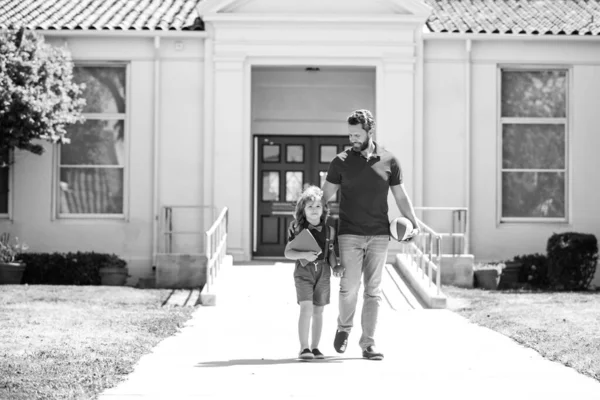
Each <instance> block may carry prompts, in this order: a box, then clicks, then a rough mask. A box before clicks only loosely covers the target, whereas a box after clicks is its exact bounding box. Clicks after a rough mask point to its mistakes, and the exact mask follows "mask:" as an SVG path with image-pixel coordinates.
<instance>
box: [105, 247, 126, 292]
mask: <svg viewBox="0 0 600 400" xmlns="http://www.w3.org/2000/svg"><path fill="white" fill-rule="evenodd" d="M99 273H100V282H101V283H102V285H105V286H123V285H125V282H126V281H127V278H128V277H129V270H128V269H127V263H126V262H125V261H124V260H122V259H121V258H119V257H117V256H116V255H114V254H113V255H111V256H110V257H108V258H107V259H106V261H104V262H103V263H102V265H101V266H100V269H99Z"/></svg>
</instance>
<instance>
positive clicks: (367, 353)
mask: <svg viewBox="0 0 600 400" xmlns="http://www.w3.org/2000/svg"><path fill="white" fill-rule="evenodd" d="M363 358H366V359H369V360H383V354H381V353H379V352H378V351H377V350H375V346H369V347H367V348H366V349H364V350H363Z"/></svg>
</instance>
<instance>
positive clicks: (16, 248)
mask: <svg viewBox="0 0 600 400" xmlns="http://www.w3.org/2000/svg"><path fill="white" fill-rule="evenodd" d="M25 250H27V245H25V244H24V243H20V242H19V238H15V240H14V242H13V243H11V241H10V234H9V233H3V234H2V235H0V284H4V285H18V284H20V283H21V279H22V278H23V272H24V271H25V264H24V263H22V262H19V261H18V259H17V258H18V256H19V254H21V253H23V252H24V251H25Z"/></svg>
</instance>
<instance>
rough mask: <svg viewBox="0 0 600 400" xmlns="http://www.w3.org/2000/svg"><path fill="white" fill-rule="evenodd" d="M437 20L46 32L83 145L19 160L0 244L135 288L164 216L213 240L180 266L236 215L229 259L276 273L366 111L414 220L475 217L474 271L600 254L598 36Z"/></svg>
mask: <svg viewBox="0 0 600 400" xmlns="http://www.w3.org/2000/svg"><path fill="white" fill-rule="evenodd" d="M434 3H435V2H428V3H423V2H420V1H417V0H410V1H401V0H389V1H379V2H373V1H369V0H346V1H341V0H328V1H303V2H302V7H301V8H300V7H298V4H299V3H298V2H296V1H291V0H290V1H284V2H282V1H275V0H252V1H213V0H206V1H201V2H197V4H196V7H195V8H194V10H195V11H194V12H195V13H197V15H199V16H201V17H202V21H203V23H204V30H201V31H198V30H189V31H188V30H181V29H173V30H166V31H164V30H163V31H161V30H146V31H139V30H138V31H133V32H130V31H116V30H106V31H102V30H98V31H91V30H56V31H50V30H48V29H46V30H43V33H44V34H45V36H46V39H47V41H49V42H51V43H52V44H54V45H56V46H67V47H68V48H69V50H70V51H71V53H72V56H73V59H74V62H75V64H76V77H77V79H78V80H79V81H81V82H85V83H86V84H87V89H86V93H85V95H86V98H87V99H88V105H87V106H86V110H85V115H86V122H85V123H84V124H83V125H79V126H76V127H72V128H70V129H71V130H70V132H71V133H70V135H71V136H72V137H73V138H75V137H78V138H79V139H75V140H74V143H72V144H71V145H65V146H63V147H62V148H61V147H60V146H49V145H47V146H46V148H47V152H46V153H45V154H44V155H43V156H41V157H40V156H35V155H31V154H26V153H20V152H17V153H16V154H15V163H14V164H13V165H12V166H11V167H10V168H9V169H4V170H3V171H2V174H3V175H2V176H3V178H2V179H1V180H0V182H4V183H3V186H2V185H0V192H3V193H1V194H0V195H3V196H4V197H3V199H0V218H1V219H0V231H8V232H11V233H12V234H13V235H15V236H18V237H19V238H21V239H22V240H24V241H25V242H27V243H28V244H29V245H30V247H31V249H32V250H33V251H39V252H53V251H97V252H109V253H115V254H117V255H119V256H121V257H122V258H124V259H125V260H127V262H128V264H129V269H130V274H131V275H132V278H131V279H130V281H129V284H135V283H136V282H137V280H138V279H139V278H141V277H146V276H149V275H151V274H152V266H153V258H154V255H155V254H156V253H158V252H161V251H163V249H162V245H163V243H164V238H165V237H164V235H163V233H164V227H163V226H162V224H161V222H162V221H163V212H164V207H166V206H167V207H169V206H172V207H174V208H173V213H178V212H179V213H181V214H179V216H176V217H175V220H177V221H179V222H177V223H176V224H178V226H177V229H181V230H186V231H193V232H196V231H197V232H199V233H200V234H199V235H195V234H194V233H191V234H189V235H187V236H185V235H182V236H178V239H177V240H176V241H175V246H176V247H177V248H178V249H177V251H181V252H186V251H192V252H193V251H196V250H195V249H196V248H197V247H201V241H202V235H201V232H202V231H203V229H206V228H207V226H206V225H207V221H209V220H210V218H207V217H206V216H205V215H204V214H203V211H202V210H203V209H201V208H195V207H203V206H213V207H215V208H216V209H217V210H220V209H222V208H223V207H228V209H229V229H228V232H229V234H228V253H229V254H232V255H233V256H234V259H235V260H237V261H248V260H251V259H253V258H257V257H278V256H280V251H281V249H282V246H283V245H284V242H283V241H284V229H283V227H285V226H286V225H287V221H289V218H290V216H289V214H287V213H286V212H287V211H289V209H290V207H291V204H293V201H294V199H295V198H296V196H297V194H298V192H299V191H300V190H301V189H302V187H303V185H305V184H307V183H313V184H317V185H319V184H320V183H321V182H322V179H323V177H324V172H325V171H326V169H327V165H328V162H329V160H330V159H331V157H333V156H334V155H335V154H337V153H338V152H339V151H341V150H343V149H344V147H345V145H346V142H347V139H346V123H345V119H346V116H347V114H348V113H349V112H350V111H352V110H353V109H356V108H368V109H371V110H372V111H373V112H374V114H375V117H376V121H377V128H376V141H377V142H380V143H382V144H384V145H385V146H386V148H388V149H389V150H391V151H392V152H393V153H395V154H396V155H397V156H398V158H399V159H400V161H401V163H402V167H403V173H404V179H405V181H404V182H405V185H406V187H407V190H408V193H409V195H410V196H411V198H412V200H413V203H414V204H415V205H417V206H432V207H450V208H452V207H455V208H461V207H466V208H467V209H468V227H469V233H470V245H469V247H470V248H469V252H470V253H472V254H474V255H475V258H476V259H478V260H494V259H495V260H498V259H507V258H512V257H513V256H515V255H520V254H526V253H534V252H542V253H543V252H545V245H546V240H547V239H548V237H549V236H550V235H551V234H552V233H554V232H560V231H578V232H586V233H593V234H595V235H596V236H600V213H597V212H595V207H594V206H595V205H596V204H600V179H598V178H596V177H595V176H594V172H595V171H596V170H600V159H599V158H598V157H596V152H597V150H598V149H600V135H599V134H598V133H597V132H596V130H597V128H596V127H597V126H599V125H600V113H598V110H600V99H599V98H598V96H596V93H597V91H596V89H597V88H598V89H600V51H598V50H599V48H600V41H599V40H598V36H596V35H595V34H591V35H585V36H583V35H563V36H556V35H554V36H552V35H534V34H523V35H512V36H511V35H506V34H489V33H452V32H441V31H438V32H435V29H431V26H434V27H435V24H434V23H431V21H432V18H433V17H432V16H435V19H433V21H434V22H436V21H437V22H439V20H440V15H442V14H441V11H440V10H438V9H436V8H435V4H434ZM442 11H443V10H442ZM189 15H190V16H191V17H193V16H194V13H192V12H190V14H189ZM191 17H190V18H191ZM191 20H194V18H191ZM428 27H430V28H429V29H428ZM432 30H433V31H434V32H431V31H432ZM69 146H70V147H69ZM3 187H4V190H2V189H3ZM393 203H394V202H393V201H390V216H392V217H393V216H396V215H398V214H399V213H398V210H397V208H396V206H395V205H394V204H393ZM178 206H179V207H191V208H177V207H178ZM198 213H200V214H198ZM173 215H175V214H173ZM423 218H424V221H425V222H427V223H428V224H430V225H431V226H432V227H433V228H434V229H438V230H441V231H447V230H448V229H449V226H448V221H449V220H448V215H445V216H439V215H438V214H435V213H428V214H424V215H423ZM395 250H396V248H394V247H392V248H391V252H392V253H393V251H395Z"/></svg>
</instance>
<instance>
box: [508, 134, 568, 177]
mask: <svg viewBox="0 0 600 400" xmlns="http://www.w3.org/2000/svg"><path fill="white" fill-rule="evenodd" d="M565 154H566V153H565V126H564V125H562V124H561V125H558V124H504V125H503V126H502V168H529V169H541V168H543V169H562V168H565Z"/></svg>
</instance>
